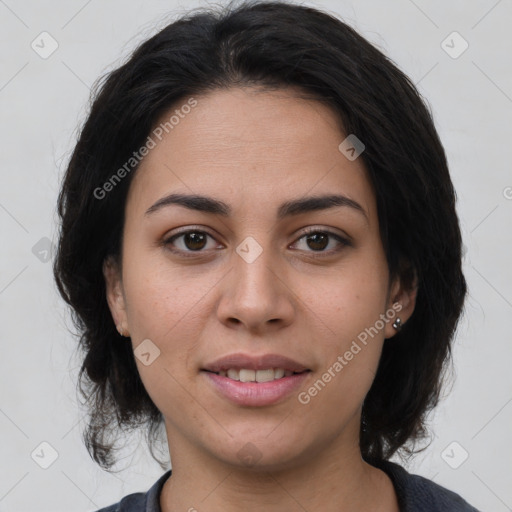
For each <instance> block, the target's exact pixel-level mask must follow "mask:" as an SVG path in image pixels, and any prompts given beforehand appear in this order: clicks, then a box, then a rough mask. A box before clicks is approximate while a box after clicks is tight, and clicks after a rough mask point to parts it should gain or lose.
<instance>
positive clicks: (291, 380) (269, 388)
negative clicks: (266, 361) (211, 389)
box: [202, 370, 310, 407]
mask: <svg viewBox="0 0 512 512" xmlns="http://www.w3.org/2000/svg"><path fill="white" fill-rule="evenodd" d="M202 373H203V374H205V375H206V377H207V378H208V380H209V382H211V383H212V384H213V385H214V386H215V389H217V390H218V391H219V392H220V393H221V394H222V395H223V396H224V397H226V398H228V399H229V400H231V401H232V402H234V403H235V404H237V405H247V406H251V407H258V406H264V405H272V404H275V403H277V402H279V401H280V400H282V399H283V398H285V397H287V396H288V395H290V394H291V393H292V392H293V391H294V390H297V389H298V388H299V387H300V386H301V384H302V383H303V382H304V380H305V379H306V378H307V377H308V374H309V373H310V372H303V373H295V374H293V375H289V376H288V377H282V378H280V379H275V380H272V381H269V382H240V381H238V380H233V379H230V378H229V377H222V376H221V375H217V374H216V373H212V372H207V371H204V370H203V371H202Z"/></svg>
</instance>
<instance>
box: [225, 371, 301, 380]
mask: <svg viewBox="0 0 512 512" xmlns="http://www.w3.org/2000/svg"><path fill="white" fill-rule="evenodd" d="M219 375H221V376H222V377H229V378H230V379H233V380H239V381H240V382H270V381H272V380H275V379H281V378H282V377H288V376H290V375H293V372H292V371H291V370H284V369H283V368H269V369H268V370H257V371H255V370H248V369H245V368H243V369H241V370H237V369H235V368H230V369H229V370H227V371H226V370H223V371H220V372H219Z"/></svg>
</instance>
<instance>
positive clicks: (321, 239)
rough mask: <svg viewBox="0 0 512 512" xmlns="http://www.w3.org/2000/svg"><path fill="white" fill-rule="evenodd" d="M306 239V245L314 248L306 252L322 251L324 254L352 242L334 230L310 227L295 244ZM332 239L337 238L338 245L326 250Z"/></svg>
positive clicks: (337, 250) (335, 251)
mask: <svg viewBox="0 0 512 512" xmlns="http://www.w3.org/2000/svg"><path fill="white" fill-rule="evenodd" d="M303 239H304V240H305V243H306V246H307V247H309V248H310V249H312V251H306V252H314V253H315V252H316V253H318V252H319V253H321V254H320V256H322V255H329V254H334V253H337V252H339V251H341V250H342V249H343V247H345V246H350V245H351V243H350V241H349V240H348V239H346V238H344V237H342V236H341V235H338V234H337V233H333V232H332V231H326V230H320V229H318V228H313V229H309V230H308V231H307V232H306V234H304V235H302V236H301V237H300V238H299V239H298V240H297V242H295V244H297V243H298V242H299V241H301V240H303ZM331 240H335V241H336V243H337V245H338V247H336V248H334V249H330V250H327V251H326V250H325V248H326V247H327V246H329V243H330V241H331ZM313 256H314V257H316V255H313Z"/></svg>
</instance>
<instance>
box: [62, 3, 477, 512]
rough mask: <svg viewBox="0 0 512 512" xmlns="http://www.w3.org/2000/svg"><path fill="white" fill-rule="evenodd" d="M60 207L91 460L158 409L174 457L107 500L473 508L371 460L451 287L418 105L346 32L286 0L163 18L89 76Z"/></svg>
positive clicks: (441, 191) (458, 303)
mask: <svg viewBox="0 0 512 512" xmlns="http://www.w3.org/2000/svg"><path fill="white" fill-rule="evenodd" d="M59 214H60V217H61V220H62V230H61V237H60V244H59V252H58V258H57V260H56V264H55V269H54V270H55V277H56V281H57V284H58V286H59V289H60V292H61V294H62V296H63V297H64V299H65V300H66V301H67V302H68V303H69V304H70V305H71V306H72V308H73V311H74V317H75V320H76V322H77V326H78V327H79V329H80V331H81V333H82V337H81V344H82V347H83V349H84V353H85V357H84V362H83V366H82V369H81V373H80V378H82V377H83V376H84V375H85V377H86V387H85V388H86V389H85V391H84V395H85V396H86V397H87V398H88V399H92V400H94V402H93V404H92V405H91V419H90V423H89V428H88V430H87V432H86V436H85V440H86V443H87V446H88V449H89V450H90V453H91V455H92V457H93V458H94V460H96V461H97V462H98V463H99V464H100V465H101V466H102V467H103V468H105V469H109V468H110V467H111V466H112V465H113V463H114V462H115V460H114V459H113V456H112V450H113V443H112V442H110V441H109V439H108V433H109V432H110V431H109V428H110V429H111V430H112V429H115V428H116V427H115V424H114V422H116V423H117V425H118V426H120V427H121V426H130V427H133V426H140V425H144V424H145V423H146V424H147V427H148V428H147V432H148V440H149V445H150V448H151V446H152V443H151V435H155V433H156V431H157V429H158V427H159V426H162V425H163V426H164V427H165V431H166V436H167V441H168V445H169V454H170V457H171V460H172V474H171V471H167V472H166V473H165V474H164V475H162V477H161V478H160V479H159V480H158V481H157V482H156V483H155V485H154V486H153V487H152V488H151V489H150V490H149V491H148V493H146V494H144V493H135V494H132V495H130V496H127V497H125V498H124V499H123V500H121V501H120V502H119V503H116V504H114V505H111V506H110V507H107V508H104V509H102V511H103V512H107V511H108V512H113V511H120V512H129V511H130V512H135V511H143V510H144V511H153V512H154V511H162V512H171V511H175V510H189V511H192V510H198V511H203V510H204V511H218V510H223V511H230V510H240V508H242V507H243V509H244V510H262V509H264V510H267V511H273V510H280V511H281V510H287V511H291V510H310V511H313V510H326V511H331V510H332V511H339V510H350V511H368V510H371V511H374V512H378V511H382V512H397V511H419V510H422V511H423V510H429V511H450V512H453V511H471V510H473V511H474V510H476V509H474V508H473V507H471V506H470V505H469V504H468V503H466V502H465V501H464V500H463V499H462V498H461V497H460V496H458V495H456V494H455V493H453V492H451V491H449V490H447V489H444V488H442V487H440V486H438V485H436V484H435V483H433V482H431V481H428V480H426V479H424V478H422V477H419V476H414V475H410V474H409V473H408V472H406V471H405V469H403V468H402V467H401V466H399V465H397V464H395V463H392V462H390V461H389V460H388V459H389V458H390V457H391V456H392V455H393V454H395V453H413V452H414V447H415V443H416V442H418V441H420V440H421V439H423V438H424V437H425V435H426V431H425V426H424V422H425V415H426V414H427V412H428V411H429V410H431V409H432V407H434V406H435V404H436V403H437V401H438V397H439V393H440V389H441V384H442V376H443V370H444V369H445V367H446V364H447V362H448V361H449V357H450V344H451V341H452V338H453V334H454V331H455V328H456V325H457V322H458V319H459V316H460V314H461V311H462V307H463V302H464V297H465V294H466V282H465V279H464V276H463V274H462V272H461V234H460V230H459V224H458V219H457V214H456V210H455V193H454V190H453V186H452V183H451V180H450V176H449V172H448V168H447V162H446V157H445V153H444V150H443V147H442V145H441V142H440V140H439V138H438V135H437V133H436V130H435V128H434V125H433V122H432V119H431V116H430V114H429V112H428V110H427V109H426V107H425V105H424V103H423V101H422V99H421V97H420V96H419V94H418V92H417V91H416V89H415V88H414V86H413V85H412V84H411V82H410V81H409V79H408V78H407V77H406V76H405V75H404V74H403V73H402V72H400V71H399V70H398V69H397V68H396V67H395V66H394V64H393V63H391V62H390V61H389V60H388V59H387V58H386V57H385V56H384V55H383V54H382V53H380V52H379V51H378V50H377V49H375V48H374V47H373V46H372V45H370V44H369V43H368V42H367V41H366V40H365V39H363V38H362V37H361V36H359V35H358V34H357V33H356V32H355V31H354V30H353V29H351V28H350V27H348V26H347V25H345V24H344V23H342V22H341V21H340V20H338V19H336V18H334V17H331V16H330V15H328V14H325V13H322V12H319V11H317V10H315V9H312V8H306V7H302V6H297V5H290V4H286V3H281V2H264V3H261V2H260V3H254V2H252V3H246V4H243V5H239V6H238V7H228V8H226V9H224V10H223V11H222V12H215V11H201V12H199V13H191V14H190V15H188V16H186V17H183V18H182V19H180V20H178V21H176V22H175V23H172V24H170V25H168V26H167V27H165V28H164V29H163V30H162V31H161V32H159V33H158V34H156V35H155V36H154V37H152V38H151V39H149V40H148V41H146V42H145V43H144V44H142V45H141V46H140V47H139V48H138V49H137V50H136V51H135V52H134V54H133V55H132V56H131V58H130V59H129V61H128V62H127V63H126V64H125V65H123V66H121V67H120V68H119V69H116V70H115V71H113V72H112V73H110V75H109V76H108V77H107V78H106V80H105V81H104V82H103V83H102V85H101V88H100V90H99V92H98V93H97V94H96V97H95V99H94V102H93V104H92V108H91V112H90V114H89V117H88V119H87V121H86V123H85V125H84V127H83V130H82V132H81V134H80V138H79V140H78V143H77V145H76V148H75V150H74V152H73V155H72V158H71V161H70V163H69V166H68V169H67V173H66V176H65V179H64V182H63V185H62V190H61V194H60V197H59ZM164 467H165V466H163V465H162V468H164Z"/></svg>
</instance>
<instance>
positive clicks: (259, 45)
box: [54, 2, 466, 469]
mask: <svg viewBox="0 0 512 512" xmlns="http://www.w3.org/2000/svg"><path fill="white" fill-rule="evenodd" d="M239 85H240V86H243V85H259V86H262V87H268V88H280V87H290V86H291V87H295V88H299V89H300V90H302V91H304V93H306V94H308V95H311V96H314V97H315V98H317V99H318V100H320V101H323V102H325V103H326V104H328V105H329V106H330V108H332V110H333V111H334V112H335V113H336V114H337V115H338V116H339V119H340V121H341V123H342V125H343V127H344V129H345V131H346V133H347V134H349V133H350V134H351V133H353V134H356V136H357V137H358V138H359V139H361V140H362V141H363V142H364V144H365V146H366V149H365V151H364V153H363V154H362V155H361V158H362V159H363V161H364V164H365V166H366V169H367V171H368V176H369V179H370V180H371V183H372V185H373V187H374V191H375V194H376V201H377V207H378V215H379V224H380V233H381V238H382V241H383V244H384V248H385V251H386V256H387V261H388V265H389V271H390V275H391V276H392V277H393V276H396V275H400V276H401V277H402V279H404V280H405V281H406V282H408V283H409V284H410V285H411V286H412V277H413V276H414V275H415V276H416V279H417V287H418V294H417V301H416V308H415V311H414V313H413V315H412V317H411V318H410V319H409V321H408V322H407V323H406V325H405V326H404V328H403V329H402V330H401V331H400V332H399V333H397V334H396V336H395V337H394V338H392V339H390V340H386V341H385V342H384V348H383V353H382V357H381V360H380V364H379V367H378V371H377V374H376V377H375V380H374V382H373V385H372V387H371V389H370V391H369V393H368V395H367V396H366V399H365V401H364V404H363V412H362V424H361V432H360V447H361V453H362V455H363V457H364V458H366V459H368V460H370V459H381V460H382V459H388V458H389V457H390V456H391V455H393V454H394V453H395V452H396V451H397V450H399V449H400V452H399V453H403V452H406V453H413V450H412V448H410V447H409V446H408V445H414V444H415V443H414V442H415V441H417V440H419V439H423V438H425V434H426V428H425V417H426V414H427V412H428V411H429V410H430V409H432V408H433V407H434V406H435V405H436V403H437V402H438V399H439V395H440V389H441V385H442V382H443V379H442V377H443V375H444V370H445V369H446V365H447V363H448V362H449V361H450V356H451V352H450V343H451V341H452V339H453V336H454V332H455V329H456V325H457V322H458V319H459V316H460V314H461V311H462V307H463V302H464V297H465V294H466V282H465V279H464V276H463V274H462V270H461V234H460V228H459V223H458V218H457V214H456V210H455V199H456V198H455V192H454V190H453V186H452V182H451V180H450V175H449V172H448V167H447V161H446V156H445V152H444V149H443V146H442V144H441V142H440V140H439V137H438V135H437V132H436V130H435V127H434V124H433V120H432V117H431V114H430V112H429V109H428V108H427V107H426V105H425V102H424V101H423V99H422V98H421V96H420V94H419V93H418V91H417V90H416V88H415V87H414V85H413V84H412V83H411V81H410V80H409V78H408V77H407V76H406V75H404V74H403V73H402V72H401V71H400V70H399V69H397V67H396V66H395V65H394V64H393V63H392V62H391V61H390V60H389V59H388V58H387V57H386V56H385V55H384V54H383V53H381V52H380V51H379V50H378V49H376V48H375V47H374V46H372V45H371V44H370V43H369V42H368V41H366V40H365V39H364V38H363V37H361V36H360V35H358V34H357V32H355V31H354V30H353V29H352V28H351V27H349V26H348V25H346V24H345V23H343V22H342V21H340V20H339V19H337V18H336V17H334V16H331V15H330V14H327V13H324V12H321V11H318V10H316V9H313V8H308V7H303V6H299V5H293V4H288V3H284V2H245V3H242V4H240V5H237V6H233V5H232V4H230V5H229V6H227V7H225V8H223V9H218V10H215V9H204V10H199V11H193V12H190V13H188V14H186V15H185V16H183V17H181V18H180V19H178V20H177V21H175V22H173V23H171V24H169V25H168V26H166V27H165V28H164V29H163V30H161V31H160V32H158V33H157V34H156V35H155V36H153V37H151V38H150V39H149V40H147V41H145V42H144V43H143V44H142V45H140V46H139V47H138V48H137V49H136V50H135V52H134V53H133V54H132V55H131V57H130V58H129V60H128V61H127V62H126V63H125V64H124V65H122V66H121V67H119V68H118V69H115V70H114V71H112V72H111V73H109V74H108V75H106V76H105V77H103V79H102V80H100V81H99V82H98V83H97V85H96V89H95V90H94V93H93V101H92V106H91V109H90V113H89V115H88V117H87V120H86V122H85V124H84V126H83V128H82V130H81V133H80V135H79V139H78V142H77V144H76V146H75V148H74V151H73V154H72V157H71V159H70V162H69V165H68V167H67V171H66V174H65V177H64V180H63V183H62V189H61V192H60V195H59V200H58V213H59V216H60V219H61V223H62V225H61V232H60V240H59V245H58V254H57V257H56V260H55V263H54V275H55V279H56V283H57V286H58V289H59V291H60V293H61V294H62V296H63V298H64V299H65V300H66V301H67V303H68V304H69V305H70V306H71V308H72V312H73V320H74V322H75V326H76V327H77V329H78V331H79V333H80V347H81V348H82V350H83V353H84V359H83V365H82V367H81V370H80V376H79V382H80V389H81V392H82V394H83V395H84V396H85V397H86V398H87V400H88V407H89V411H90V421H89V425H88V428H87V431H86V432H85V433H84V440H85V442H86V445H87V448H88V450H89V452H90V454H91V456H92V457H93V458H94V460H96V461H97V462H98V463H99V464H100V465H101V466H102V467H103V468H105V469H109V468H110V467H111V466H112V465H113V464H114V462H115V459H114V458H113V456H112V450H113V448H114V445H115V442H112V440H111V439H110V435H111V434H115V432H116V430H117V429H118V428H120V427H126V426H128V427H133V428H135V427H139V426H141V425H146V424H147V425H148V426H149V429H147V431H146V432H147V435H148V441H149V446H150V449H151V453H152V454H153V450H152V442H151V439H150V438H151V436H152V435H154V434H155V433H156V432H157V430H158V428H159V427H160V426H161V425H162V422H163V418H162V415H161V413H160V411H159V410H158V409H157V407H156V406H155V405H154V403H153V402H152V400H151V399H150V397H149V395H148V394H147V392H146V390H145V388H144V386H143V384H142V382H141V380H140V377H139V374H138V371H137V367H136V364H135V359H134V354H133V351H132V349H131V345H130V343H129V342H127V341H126V340H125V339H123V338H122V337H121V336H120V335H119V334H118V332H117V331H116V326H115V325H114V322H113V320H112V317H111V314H110V310H109V308H108V305H107V302H106V295H105V282H104V278H103V274H102V264H103V262H104V260H105V258H106V257H108V256H114V257H119V252H120V241H121V234H122V230H123V223H124V206H125V202H126V196H127V191H128V188H129V185H130V182H131V179H132V178H133V175H134V174H135V172H136V167H135V168H134V170H133V171H132V172H131V173H129V174H128V175H127V176H126V177H124V179H123V180H122V181H120V182H119V184H117V185H116V186H115V187H114V189H113V190H112V191H110V192H109V193H108V194H105V195H104V197H101V198H98V194H97V192H96V193H95V191H97V190H98V187H102V186H103V184H104V183H105V182H107V180H108V179H109V178H110V177H111V176H112V175H113V174H114V173H115V172H116V170H117V169H119V168H120V167H122V166H123V164H124V163H125V162H126V161H127V160H128V159H129V158H130V157H131V155H132V153H133V152H134V151H136V150H137V149H138V148H140V147H141V146H142V145H143V144H144V142H145V141H146V139H147V137H148V135H149V134H150V132H151V130H152V128H153V126H154V125H155V123H156V121H157V119H159V118H160V116H161V115H162V114H163V113H164V112H165V111H166V110H168V109H169V108H170V107H171V106H173V105H174V104H176V103H177V102H178V101H182V100H183V99H184V98H189V97H190V96H192V95H193V96H198V95H200V94H201V93H205V92H208V91H212V90H215V89H219V88H226V87H233V86H239ZM153 457H154V454H153ZM161 464H162V463H161ZM162 467H164V466H163V465H162Z"/></svg>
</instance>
